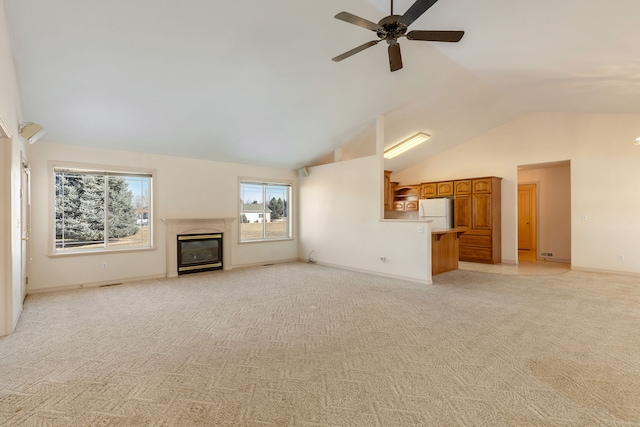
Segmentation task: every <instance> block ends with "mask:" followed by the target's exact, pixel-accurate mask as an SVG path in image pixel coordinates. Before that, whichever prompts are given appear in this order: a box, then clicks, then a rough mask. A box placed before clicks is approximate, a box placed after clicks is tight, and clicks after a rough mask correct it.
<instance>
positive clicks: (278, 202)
mask: <svg viewBox="0 0 640 427" xmlns="http://www.w3.org/2000/svg"><path fill="white" fill-rule="evenodd" d="M290 206H291V184H287V183H273V182H257V181H240V221H239V222H240V242H257V241H265V240H283V239H291V216H290V215H289V207H290Z"/></svg>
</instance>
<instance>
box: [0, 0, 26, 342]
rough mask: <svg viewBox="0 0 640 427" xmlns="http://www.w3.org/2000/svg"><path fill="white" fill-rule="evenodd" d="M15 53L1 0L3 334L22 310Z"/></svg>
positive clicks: (0, 256)
mask: <svg viewBox="0 0 640 427" xmlns="http://www.w3.org/2000/svg"><path fill="white" fill-rule="evenodd" d="M21 114H22V106H21V103H20V95H19V93H18V81H17V78H16V74H15V66H14V63H13V55H12V52H11V46H10V43H9V33H8V29H7V21H6V15H5V8H4V0H0V118H2V121H3V122H4V123H5V124H6V125H7V128H8V129H7V131H8V132H9V133H10V134H11V136H12V138H11V139H0V144H2V147H0V165H1V169H0V174H2V177H1V178H0V226H1V227H2V234H1V235H0V310H2V313H1V314H0V336H2V335H5V334H8V333H11V332H12V331H13V329H14V328H15V325H16V323H17V321H18V318H19V316H20V313H21V312H22V297H21V283H22V275H21V268H20V266H21V257H20V255H21V252H20V251H21V249H20V242H21V240H20V222H19V221H20V173H21V169H20V152H21V150H23V149H24V141H22V140H21V139H20V137H19V136H18V129H19V124H20V122H21V121H22V117H21Z"/></svg>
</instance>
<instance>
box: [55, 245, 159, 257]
mask: <svg viewBox="0 0 640 427" xmlns="http://www.w3.org/2000/svg"><path fill="white" fill-rule="evenodd" d="M155 250H156V248H155V247H150V248H131V249H99V250H83V251H68V252H50V253H49V254H48V255H47V256H48V257H49V258H64V257H71V256H84V255H105V254H121V253H132V252H149V251H155Z"/></svg>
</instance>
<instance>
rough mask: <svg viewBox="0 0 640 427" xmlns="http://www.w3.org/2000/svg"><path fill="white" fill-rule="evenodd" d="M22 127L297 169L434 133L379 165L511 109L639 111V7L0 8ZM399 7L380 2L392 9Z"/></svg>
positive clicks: (151, 2) (445, 2)
mask: <svg viewBox="0 0 640 427" xmlns="http://www.w3.org/2000/svg"><path fill="white" fill-rule="evenodd" d="M4 3H5V7H6V9H7V15H8V21H9V30H10V36H11V40H12V44H13V50H14V56H15V62H16V67H17V72H18V78H19V84H20V91H21V96H22V103H23V111H24V119H25V121H34V122H37V123H40V124H41V125H43V126H44V127H45V128H46V129H47V134H46V135H45V137H43V140H45V141H51V142H60V143H68V144H77V145H85V146H92V147H108V148H114V149H122V150H132V151H141V152H151V153H161V154H168V155H177V156H186V157H195V158H202V159H214V160H220V161H230V162H239V163H249V164H257V165H266V166H276V167H284V168H291V169H295V168H298V167H300V166H303V165H306V164H310V163H313V162H314V160H316V159H318V158H321V157H324V156H326V155H327V154H330V153H331V152H332V151H333V150H335V149H336V148H338V147H342V146H345V145H347V144H349V143H351V142H353V141H358V140H362V139H363V138H367V137H369V138H370V137H371V135H372V132H373V129H374V123H375V120H376V117H377V116H379V115H384V116H385V126H386V131H385V144H386V146H390V145H393V144H395V143H397V142H398V141H399V140H401V139H404V138H406V137H407V136H410V135H411V134H413V133H415V132H418V131H424V132H427V133H430V134H431V135H432V139H431V140H430V141H429V143H427V144H423V146H422V147H419V148H417V149H415V150H414V151H413V152H412V153H411V154H407V155H404V156H401V157H399V158H398V159H396V160H394V161H391V162H388V163H387V164H385V167H386V168H388V169H392V170H395V171H398V170H401V169H404V168H406V167H408V166H411V165H412V164H415V163H416V161H418V160H420V159H424V158H425V157H427V156H430V155H433V154H436V153H438V152H440V151H443V150H445V149H446V148H448V147H451V146H453V145H456V144H459V143H461V142H464V141H465V140H467V139H469V138H471V137H473V136H476V135H478V134H479V133H482V132H485V131H487V130H490V129H491V128H493V127H495V126H497V125H499V124H502V123H504V122H506V121H508V120H510V119H512V118H514V117H516V116H518V115H520V114H522V113H524V112H527V111H586V112H604V113H607V112H610V113H640V43H639V42H638V40H640V25H638V22H637V21H638V18H640V1H638V0H609V1H607V2H604V1H596V0H562V1H558V0H536V1H533V0H529V1H513V0H484V1H479V0H440V1H439V2H438V3H436V4H435V5H434V6H433V7H432V8H431V9H429V10H428V11H427V12H426V13H425V14H424V15H422V16H421V17H420V18H419V19H418V20H416V21H415V22H414V23H413V24H412V25H411V27H410V30H416V29H423V30H426V29H433V30H437V29H440V30H464V31H465V32H466V33H465V36H464V38H463V39H462V40H461V41H460V43H451V44H449V43H429V42H421V41H408V40H406V39H403V40H401V46H402V55H403V62H404V69H402V70H400V71H397V72H394V73H391V72H390V71H389V68H388V59H387V52H386V45H384V44H382V43H381V44H379V45H377V46H374V47H372V48H370V49H367V50H365V51H363V52H361V53H358V54H357V55H355V56H353V57H351V58H348V59H346V60H344V61H342V62H339V63H335V62H332V61H331V58H332V57H334V56H336V55H338V54H341V53H343V52H345V51H347V50H349V49H351V48H354V47H356V46H358V45H360V44H362V43H365V42H367V41H370V40H375V39H377V37H376V35H375V33H373V32H371V31H368V30H366V29H363V28H360V27H357V26H355V25H351V24H348V23H345V22H342V21H339V20H336V19H334V15H335V14H336V13H338V12H340V11H343V10H344V11H348V12H351V13H353V14H355V15H358V16H361V17H363V18H365V19H368V20H370V21H374V22H377V21H378V20H380V19H381V18H383V17H384V16H386V15H388V14H389V3H388V2H386V1H384V0H368V1H367V0H343V1H338V0H322V1H313V2H310V1H296V0H272V1H264V0H260V1H258V0H244V1H239V0H233V1H231V0H216V1H211V0H180V1H177V0H111V1H108V2H106V1H105V2H103V1H86V0H29V1H24V0H4ZM412 3H413V0H396V1H395V2H394V12H395V13H396V14H402V13H404V11H405V10H406V9H407V8H408V7H409V6H410V5H411V4H412Z"/></svg>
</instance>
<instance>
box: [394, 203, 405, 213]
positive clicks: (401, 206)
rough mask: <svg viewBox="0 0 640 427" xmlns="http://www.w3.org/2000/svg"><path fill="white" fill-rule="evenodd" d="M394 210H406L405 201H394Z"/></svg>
mask: <svg viewBox="0 0 640 427" xmlns="http://www.w3.org/2000/svg"><path fill="white" fill-rule="evenodd" d="M393 210H394V211H403V210H404V202H393Z"/></svg>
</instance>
